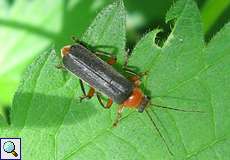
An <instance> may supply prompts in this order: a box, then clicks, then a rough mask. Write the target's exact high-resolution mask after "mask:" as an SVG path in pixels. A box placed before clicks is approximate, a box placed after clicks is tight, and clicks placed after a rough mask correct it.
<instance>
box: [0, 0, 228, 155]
mask: <svg viewBox="0 0 230 160" xmlns="http://www.w3.org/2000/svg"><path fill="white" fill-rule="evenodd" d="M189 2H190V1H189V0H188V1H187V3H189ZM197 2H198V5H199V7H200V9H201V15H202V19H203V23H204V30H205V33H206V34H205V36H206V41H207V42H208V41H209V39H210V38H211V37H212V36H213V35H214V34H215V33H216V32H217V31H218V30H220V29H221V28H222V27H223V26H224V24H225V23H226V22H227V21H228V20H229V17H228V16H229V14H228V13H229V8H228V6H229V2H228V1H218V2H215V1H197ZM109 3H111V2H110V1H103V0H98V1H89V0H85V1H81V0H76V1H55V2H53V1H43V2H41V1H36V0H34V1H24V0H21V1H20V0H19V1H1V7H2V10H1V18H0V27H1V28H0V35H1V37H0V44H2V46H1V48H2V50H1V51H2V52H1V55H0V56H1V57H0V65H1V70H0V90H1V94H0V96H1V97H0V98H1V99H0V100H1V108H2V115H3V117H4V119H5V120H6V121H8V122H9V121H10V118H9V112H10V109H9V107H10V106H11V101H12V95H13V93H14V91H15V89H16V88H17V86H18V82H19V80H20V79H21V74H22V72H23V70H24V68H25V67H26V66H27V64H29V63H31V61H32V60H33V59H34V57H35V56H36V55H37V54H42V53H43V52H44V51H48V50H50V48H53V47H54V48H55V49H56V50H59V49H60V48H61V47H62V46H63V45H65V44H69V43H71V40H70V37H71V35H76V36H79V37H81V35H82V33H83V32H84V31H85V30H86V28H87V27H88V26H89V24H90V23H91V22H92V20H93V19H94V17H95V15H96V14H97V13H98V11H100V10H101V8H103V7H104V6H106V5H107V4H109ZM172 4H174V3H173V2H172V1H164V2H163V3H162V2H161V3H159V1H151V3H150V2H149V1H142V2H141V4H140V2H139V1H129V0H126V1H125V5H126V7H127V9H128V22H127V30H128V34H127V39H128V42H127V48H131V49H132V48H133V46H134V45H135V44H136V42H137V41H138V40H139V39H140V38H141V37H142V36H143V35H144V34H145V33H147V32H148V31H150V30H152V29H154V28H156V27H157V28H162V29H163V30H164V32H161V33H159V34H157V33H158V32H159V30H155V31H154V32H152V33H150V35H149V36H150V37H148V36H147V37H145V38H144V39H142V41H141V42H140V43H139V44H138V46H137V48H135V50H134V53H140V51H142V50H146V48H145V43H148V42H150V39H149V38H151V36H152V37H155V36H156V34H157V37H156V42H157V44H158V45H159V46H162V45H163V44H164V41H165V40H166V38H167V37H168V35H169V34H170V32H171V29H172V25H173V24H165V23H164V21H165V20H164V19H165V18H164V17H165V14H166V11H167V10H169V8H170V6H171V5H172ZM189 4H190V3H189ZM153 6H154V10H153ZM47 8H48V9H47ZM213 8H214V9H213ZM193 9H194V8H193ZM32 13H33V14H32ZM171 13H173V12H171ZM177 14H178V13H176V15H177ZM176 15H175V17H171V18H176ZM167 18H168V19H170V17H167ZM102 24H103V23H102ZM175 32H176V31H175ZM118 33H120V32H118ZM176 33H177V32H176ZM221 33H222V32H221ZM224 33H225V32H224V31H223V34H224ZM226 33H227V32H226ZM181 34H182V33H181ZM90 35H91V34H90ZM191 36H194V35H191ZM118 37H119V36H118ZM220 37H221V36H220ZM194 38H195V40H198V41H197V42H196V43H195V42H194V43H193V45H194V44H198V46H199V45H200V44H199V40H200V39H199V33H197V37H196V36H194ZM196 38H197V39H196ZM217 39H218V38H217ZM85 40H86V41H90V38H89V37H88V38H87V36H86V38H85ZM118 40H119V39H116V41H117V42H121V43H120V44H119V43H118V44H117V45H118V46H121V47H122V46H123V44H122V41H123V40H122V39H120V41H118ZM142 42H143V44H142ZM215 43H216V44H218V43H217V42H215V41H214V42H212V43H211V46H212V45H213V44H214V45H215ZM143 46H144V47H143ZM194 46H196V45H194ZM154 49H155V51H156V53H158V52H159V53H160V52H161V51H159V50H158V48H157V47H156V48H154ZM198 49H199V47H198ZM211 51H212V50H210V51H209V52H211ZM162 52H166V53H167V52H168V51H162ZM169 52H170V50H169ZM213 53H214V52H213ZM214 57H215V56H214ZM138 58H140V59H141V58H143V57H138V56H135V54H134V56H133V58H132V59H133V60H132V61H131V62H132V63H133V64H138V63H135V59H138ZM172 58H173V57H172ZM207 59H208V60H209V58H207ZM214 59H215V58H214ZM138 60H139V59H138ZM46 61H47V62H48V63H47V64H46V63H45V62H46ZM50 61H53V62H55V63H58V61H57V59H55V58H54V57H52V56H51V57H46V56H45V55H44V56H41V58H40V59H39V60H37V62H38V64H37V68H36V62H34V67H33V69H32V70H33V72H34V71H36V69H39V66H43V65H44V66H45V68H50V67H51V66H50V65H51V64H50ZM142 61H143V62H144V60H142ZM212 61H214V60H212V58H211V59H210V63H211V62H212ZM42 63H44V64H42ZM164 63H165V64H167V65H168V63H167V61H165V60H164V59H163V60H162V63H161V65H162V66H164ZM198 68H199V67H198ZM158 69H159V71H160V68H158ZM38 71H39V70H38ZM154 72H155V73H156V75H157V73H158V72H157V70H156V71H154ZM48 73H49V70H47V73H46V72H44V73H43V74H42V75H41V77H43V78H41V77H40V76H39V77H36V72H34V74H31V73H29V74H27V76H25V78H24V80H31V84H30V83H28V84H27V85H26V88H25V87H24V88H23V87H21V88H20V89H19V91H18V95H17V94H16V97H21V98H18V99H17V100H16V101H15V102H14V106H23V103H22V102H24V104H25V102H26V100H27V98H28V97H30V96H31V95H21V93H20V92H22V93H23V90H25V91H27V90H30V89H31V88H30V87H28V85H31V86H33V85H34V84H33V82H36V86H41V88H39V87H38V88H36V87H35V89H36V90H37V91H38V93H39V91H41V93H42V92H44V88H42V86H44V87H45V86H46V85H47V84H46V83H44V81H42V79H45V78H44V77H46V76H48ZM159 73H160V72H159ZM223 73H227V72H223ZM49 74H50V73H49ZM207 74H208V75H211V76H215V75H212V72H210V73H208V72H207ZM219 74H220V75H222V73H219ZM55 75H57V74H54V77H55ZM185 76H186V75H185ZM203 76H204V77H203V79H206V75H203ZM158 77H160V78H163V75H162V74H159V75H158ZM200 77H201V78H202V76H200ZM36 78H40V79H41V81H39V80H38V81H36V80H35V79H36ZM56 78H57V79H59V78H60V77H59V78H58V77H56ZM67 78H69V77H67ZM160 78H159V79H160ZM175 78H178V77H175ZM152 81H154V82H156V84H158V83H157V81H158V79H156V78H154V79H152ZM226 81H227V80H226ZM159 82H162V79H161V80H159ZM210 82H212V81H210ZM37 83H38V84H39V85H37ZM54 83H57V84H59V83H60V84H61V83H62V82H59V81H58V82H54ZM170 83H172V84H173V83H174V82H170V81H169V83H168V84H170ZM159 84H160V83H159ZM194 84H195V83H194ZM215 84H216V83H213V84H209V85H215ZM151 85H152V86H154V84H151ZM74 86H75V82H74V81H72V80H71V81H70V82H69V84H68V85H67V86H65V87H67V88H65V89H67V90H68V91H67V90H66V92H65V90H63V89H62V90H61V92H60V95H58V97H48V99H55V100H56V101H58V102H59V101H60V105H59V107H60V106H64V105H65V103H67V102H68V100H65V99H63V102H62V99H61V97H62V96H61V95H62V94H63V95H64V94H68V95H69V96H72V94H75V93H76V92H75V89H72V90H70V88H74ZM27 87H28V88H27ZM164 87H166V88H167V86H162V88H164ZM76 88H77V86H76ZM155 88H156V89H158V91H159V92H157V93H158V94H160V93H161V92H162V93H164V92H163V89H162V88H160V87H157V86H155ZM50 89H51V88H50ZM197 89H199V87H198V88H197ZM184 90H186V89H184ZM49 91H51V92H50V94H51V95H52V94H53V93H52V89H51V90H47V92H48V93H49ZM181 92H182V91H181ZM226 93H227V92H226ZM65 96H66V95H65ZM35 97H38V99H39V101H40V100H41V99H44V102H46V101H47V100H48V99H47V97H43V95H42V94H41V95H40V94H37V93H36V95H35ZM67 97H68V96H67ZM23 98H24V99H23ZM35 99H36V98H35ZM35 99H33V101H32V102H31V103H32V104H33V103H34V106H36V100H35ZM39 101H38V102H39ZM166 102H167V101H166ZM39 103H41V102H39ZM53 103H54V104H52V102H51V103H50V104H49V105H50V106H54V105H55V103H57V102H55V101H54V100H53ZM168 103H169V104H173V103H175V102H173V101H168ZM32 104H30V107H31V105H32ZM45 105H46V104H40V105H38V106H40V107H41V106H43V107H42V108H43V109H44V108H45V107H44V106H45ZM71 105H72V106H73V105H77V104H71ZM86 105H88V107H89V106H90V105H91V104H90V103H89V104H86ZM32 106H33V105H32ZM57 107H58V106H57ZM91 107H93V106H91ZM42 108H40V109H39V108H37V109H36V107H35V108H34V107H32V108H31V110H30V111H28V114H26V116H29V118H28V117H27V118H28V119H33V117H32V116H33V115H34V114H33V112H37V113H39V112H41V111H42V112H43V110H42ZM17 109H19V110H18V111H17ZM32 109H33V110H32ZM57 109H61V108H57ZM64 109H65V108H64ZM25 111H26V108H21V109H20V107H19V108H18V107H17V108H16V110H14V112H13V116H14V119H12V124H13V125H15V126H16V128H15V129H16V130H14V131H13V132H15V133H17V134H16V135H23V137H30V136H31V135H33V134H35V135H36V136H38V135H37V134H36V132H39V134H40V136H44V133H45V134H46V136H47V133H50V138H53V135H52V133H53V131H56V127H57V126H58V125H59V124H58V122H57V124H52V118H51V119H49V120H47V121H44V122H42V121H41V122H39V121H38V122H36V120H34V121H30V122H22V121H20V117H18V118H17V115H16V113H17V112H21V113H22V115H24V114H23V113H24V112H25ZM50 111H52V109H51V110H50ZM63 111H64V112H66V110H63ZM88 111H91V112H92V114H93V112H95V111H96V110H88ZM88 111H87V113H82V114H79V116H80V117H78V118H77V119H78V120H79V121H81V120H82V119H84V117H88V116H89V115H88ZM30 112H31V114H29V113H30ZM46 112H47V114H48V113H49V108H47V110H46ZM73 112H76V113H77V112H78V110H76V111H75V110H74V111H73ZM91 112H89V113H91ZM100 112H101V111H100ZM37 113H36V114H37ZM57 113H58V112H57ZM112 113H113V111H112ZM17 114H18V113H17ZM41 114H42V113H41ZM107 114H108V113H106V114H104V116H105V117H103V116H102V117H100V118H99V117H97V116H96V118H95V117H94V118H93V119H96V120H97V123H96V124H100V126H97V125H96V126H94V127H95V128H96V132H97V133H98V132H99V131H102V132H99V133H102V135H103V136H105V137H106V136H108V137H110V136H109V134H113V135H114V137H116V135H118V134H119V133H118V132H120V131H123V132H124V133H125V131H124V130H122V129H124V128H126V129H130V130H132V128H129V126H125V124H124V127H122V128H121V129H120V130H118V131H115V132H111V133H110V132H109V134H107V131H108V130H106V131H105V132H104V131H103V130H100V128H101V129H103V126H107V125H109V124H110V122H108V123H103V124H101V123H100V121H98V120H102V121H103V118H104V119H108V117H107V116H108V115H107ZM15 115H16V118H15ZM18 115H19V114H18ZM13 116H12V117H13ZM47 116H48V115H47ZM57 116H58V115H57ZM59 116H61V115H59ZM100 116H101V115H100ZM165 116H166V115H163V114H162V115H161V119H162V121H164V120H167V118H165ZM35 117H36V116H35ZM61 117H62V116H61ZM132 118H133V120H134V117H131V119H132ZM191 118H193V119H194V117H191ZM21 119H23V118H21ZM188 119H189V118H188ZM144 120H145V119H144ZM65 121H67V123H68V116H67V120H66V119H65ZM69 121H70V123H71V119H70V120H69ZM220 121H221V120H220ZM0 122H1V123H2V121H0ZM217 122H218V120H217ZM24 123H26V124H27V127H24V130H23V131H20V129H21V128H22V127H23V125H22V124H24ZM42 123H45V124H46V127H50V128H45V129H43V128H44V126H43V125H42V126H40V125H41V124H42ZM164 123H166V124H167V123H168V122H167V121H165V122H164ZM128 124H129V123H127V125H128ZM137 124H138V123H137ZM137 124H136V125H137ZM56 125H57V126H56ZM81 125H83V126H84V125H88V124H84V121H83V122H82V124H81ZM171 125H172V124H171ZM197 125H198V124H197ZM34 126H40V127H39V128H37V127H35V128H33V127H34ZM70 126H72V125H70ZM225 126H228V123H227V122H226V125H225ZM17 127H19V128H17ZM94 127H93V128H94ZM31 128H32V129H33V130H30V129H31ZM63 128H64V132H61V133H60V134H58V136H60V137H56V135H55V139H56V138H58V141H56V140H55V142H57V143H59V141H60V140H61V138H62V137H63V135H68V133H66V132H68V129H69V128H68V127H67V128H65V126H63ZM63 128H62V127H61V129H62V130H63ZM83 128H84V129H87V126H85V127H83ZM185 128H186V127H185ZM17 129H18V131H17ZM65 130H66V132H65ZM146 130H148V128H145V129H144V130H143V131H146ZM169 130H170V128H169ZM220 130H221V131H224V130H225V129H221V128H220ZM4 131H6V130H4ZM70 131H71V130H70ZM86 131H87V130H86ZM221 131H220V132H218V133H220V134H219V135H217V136H218V138H219V139H216V140H215V141H213V143H214V144H215V143H217V142H219V141H222V140H223V139H224V138H223V137H224V135H223V133H225V132H221ZM13 132H12V133H13ZM169 132H170V131H169ZM191 132H192V133H193V132H194V133H196V132H195V130H194V131H191ZM134 133H135V132H134ZM207 133H208V132H207ZM30 134H31V135H30ZM62 134H63V135H62ZM85 134H86V135H87V134H88V133H87V132H85ZM138 134H140V133H138ZM3 135H11V134H10V132H9V133H7V134H6V133H5V134H3ZM48 135H49V134H48ZM98 135H101V134H98ZM91 136H92V135H91V134H89V135H88V137H91ZM155 136H156V135H155ZM200 136H201V135H200ZM64 137H65V136H64ZM86 137H87V136H86ZM201 137H202V138H204V137H205V134H204V135H203V136H201ZM207 137H211V136H210V135H208V136H207ZM40 138H42V137H40ZM102 138H103V137H102ZM110 138H111V137H110ZM117 138H118V139H119V137H117ZM127 138H128V137H127ZM175 138H176V137H175ZM72 139H73V137H72V138H70V141H71V140H72ZM80 139H81V138H80ZM82 139H83V140H85V139H87V138H85V137H84V136H83V137H82ZM99 139H100V138H99ZM36 140H38V141H39V140H40V139H39V138H36V139H34V141H35V142H36ZM121 141H123V143H125V139H121ZM175 141H177V139H175ZM188 141H190V140H188ZM35 142H33V140H31V141H30V142H27V145H28V144H29V143H35ZM110 142H114V143H115V142H116V140H114V141H113V140H111V141H110ZM75 143H77V142H75ZM143 143H147V142H143ZM47 144H49V145H50V143H49V142H47ZM70 144H71V143H70ZM83 144H84V143H83ZM127 144H129V140H128V142H127ZM157 144H158V145H157ZM194 144H196V142H195V141H194ZM55 145H56V144H55ZM86 145H87V144H86ZM146 145H147V144H146ZM159 145H160V146H161V145H162V144H161V142H160V141H159V142H156V146H159ZM209 145H212V144H209ZM222 145H223V146H225V145H226V144H222ZM57 146H58V145H57ZM40 147H41V146H40ZM68 147H70V146H66V148H68ZM121 147H124V146H121ZM129 147H130V145H129ZM187 147H188V146H187ZM190 147H191V148H193V147H194V146H190ZM196 147H197V148H198V147H199V146H196ZM196 147H195V148H196ZM59 149H61V150H65V148H59ZM151 149H152V148H151ZM155 149H156V152H154V155H156V156H158V155H159V156H160V157H161V153H160V152H158V150H157V147H156V148H155ZM132 150H135V147H134V148H133V149H132ZM66 152H68V151H66ZM164 152H165V151H164ZM60 153H61V152H58V153H57V154H55V155H59V156H61V155H60ZM178 153H180V151H178ZM181 153H182V152H181ZM44 154H48V153H44ZM129 154H131V152H130V153H129ZM151 154H153V153H151ZM192 154H195V153H191V155H192ZM140 155H141V154H140ZM182 155H183V154H181V156H182ZM27 156H29V155H27ZM202 156H204V155H202ZM217 156H218V154H217ZM67 157H68V158H71V156H68V155H67ZM165 157H167V156H165ZM182 157H183V156H182ZM117 158H118V157H117ZM114 159H116V158H114ZM147 159H148V158H147Z"/></svg>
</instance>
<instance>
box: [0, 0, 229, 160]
mask: <svg viewBox="0 0 230 160" xmlns="http://www.w3.org/2000/svg"><path fill="white" fill-rule="evenodd" d="M167 17H168V20H172V19H175V20H176V21H175V25H174V28H173V30H172V32H171V34H170V35H169V37H168V39H167V40H166V41H165V43H164V45H163V47H159V46H157V44H156V43H155V38H156V37H157V34H158V33H159V32H160V31H161V30H159V29H157V30H154V31H152V32H150V33H148V34H147V35H146V36H144V37H143V38H142V39H141V40H140V41H139V43H138V44H137V46H136V47H135V49H134V50H133V53H132V56H131V58H130V61H129V65H131V66H134V67H136V68H137V71H148V75H147V76H145V77H144V78H143V86H142V87H143V90H144V91H145V93H146V94H147V95H149V96H151V97H152V103H153V104H159V105H164V106H169V107H174V108H178V109H187V110H200V111H203V112H204V113H186V112H181V113H180V112H176V111H173V110H166V109H159V108H156V107H155V108H154V106H153V105H152V106H150V107H149V108H148V110H149V112H150V114H151V116H152V118H153V119H154V121H155V123H156V124H157V126H158V127H159V129H160V131H161V133H162V135H163V137H164V138H165V140H166V143H167V144H168V145H169V148H170V149H171V150H172V152H173V153H174V156H172V155H170V154H169V152H168V150H167V148H166V145H165V143H164V142H163V140H162V138H161V137H160V136H159V134H158V133H157V131H156V129H155V128H154V126H153V125H152V123H151V121H150V119H149V118H148V116H147V115H146V114H145V113H142V114H140V113H138V112H136V111H132V110H125V113H124V114H123V119H122V121H121V122H120V124H119V126H118V127H116V128H112V123H113V120H114V117H115V114H116V113H115V112H116V108H117V106H116V105H114V106H113V107H112V108H111V109H110V110H104V109H103V108H102V107H100V105H99V104H98V102H97V101H96V98H93V99H92V100H90V101H85V102H83V103H79V101H78V98H77V97H78V96H80V95H81V94H82V93H81V91H80V88H79V87H78V80H77V78H76V77H74V76H72V75H71V74H69V73H66V72H63V71H60V70H57V69H56V68H55V65H56V64H58V63H59V62H60V58H58V57H57V56H56V53H55V52H54V51H53V50H52V51H51V53H49V52H48V53H44V54H41V55H40V56H39V58H38V59H37V60H35V61H34V62H33V64H32V65H31V66H30V67H29V69H28V70H27V72H26V73H25V75H24V79H23V80H22V82H21V85H20V87H19V89H18V90H17V92H16V94H15V98H14V102H13V108H12V113H11V114H12V115H11V126H10V127H8V128H3V127H2V128H0V133H1V137H4V136H7V137H15V136H17V137H22V142H23V144H22V145H23V151H22V152H23V158H24V159H61V160H67V159H68V160H69V159H81V160H84V159H90V160H91V159H92V160H93V159H117V160H118V159H119V160H120V159H122V160H123V159H125V160H126V159H127V160H128V159H137V160H139V159H149V160H152V159H162V160H167V159H192V160H193V159H199V160H202V159H204V160H206V159H228V157H230V155H229V154H230V153H229V146H230V145H229V144H230V141H229V127H230V121H229V117H230V110H229V109H228V105H229V101H230V100H229V96H230V87H229V83H230V76H229V75H230V74H229V71H230V69H229V63H230V62H229V61H230V57H229V56H230V55H229V51H230V45H229V43H227V42H229V40H230V36H229V33H230V24H227V25H225V27H224V28H223V29H222V30H221V31H220V32H219V33H218V34H217V35H216V36H215V37H214V38H213V39H212V40H211V42H210V43H209V44H208V45H207V46H206V45H205V43H204V40H203V38H204V37H203V32H202V23H201V18H200V14H199V10H198V8H197V6H196V4H195V3H194V1H192V0H186V1H184V0H180V1H178V2H177V3H176V4H175V5H174V7H172V8H171V9H170V11H169V13H168V14H167ZM169 17H171V18H169ZM166 19H167V18H166ZM124 25H125V10H124V6H123V3H122V1H120V0H118V1H115V2H114V3H113V4H111V5H109V6H108V7H107V8H105V9H104V10H103V11H102V12H101V13H100V14H99V15H98V16H97V17H96V19H95V20H94V21H93V23H92V25H91V26H90V27H89V29H88V30H87V31H86V32H85V34H84V36H83V38H82V39H83V40H85V41H86V42H88V43H90V44H92V45H112V46H114V47H115V48H117V50H116V51H117V52H115V54H117V55H118V57H119V58H120V59H121V58H122V57H123V56H124V55H123V53H124V46H125V27H124ZM115 33H117V34H115ZM102 49H105V50H106V51H107V50H108V51H112V48H102ZM122 62H123V60H120V61H119V63H120V64H122ZM0 123H1V122H0Z"/></svg>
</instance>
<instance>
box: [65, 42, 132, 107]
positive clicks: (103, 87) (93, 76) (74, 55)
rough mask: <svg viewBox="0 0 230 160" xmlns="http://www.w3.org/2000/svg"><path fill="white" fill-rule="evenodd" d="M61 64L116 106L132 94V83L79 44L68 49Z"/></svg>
mask: <svg viewBox="0 0 230 160" xmlns="http://www.w3.org/2000/svg"><path fill="white" fill-rule="evenodd" d="M63 64H64V66H65V68H66V69H67V70H69V71H70V72H72V73H73V74H75V75H77V76H78V77H79V78H80V79H82V80H83V81H85V82H86V83H88V84H89V85H90V86H92V87H94V88H96V89H97V90H98V91H100V92H102V93H104V94H105V95H107V96H108V97H110V98H111V99H112V100H113V101H114V102H116V103H118V104H121V103H123V102H124V101H125V100H127V99H128V98H129V96H130V95H131V94H132V91H133V88H134V86H133V83H132V82H130V81H129V80H127V79H126V78H125V77H124V76H123V75H121V74H120V73H119V72H117V71H116V70H115V69H113V67H112V66H110V65H108V64H107V63H106V62H104V61H103V60H101V59H100V58H99V57H97V56H96V55H95V54H94V53H92V52H91V51H90V50H89V49H87V48H85V47H84V46H83V45H81V44H75V45H72V46H71V47H70V50H69V54H66V55H64V56H63Z"/></svg>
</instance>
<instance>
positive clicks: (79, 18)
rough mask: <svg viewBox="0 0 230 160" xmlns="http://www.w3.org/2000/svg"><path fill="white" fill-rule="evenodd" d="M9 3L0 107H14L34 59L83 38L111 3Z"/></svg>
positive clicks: (2, 33) (1, 30)
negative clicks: (89, 26)
mask: <svg viewBox="0 0 230 160" xmlns="http://www.w3.org/2000/svg"><path fill="white" fill-rule="evenodd" d="M7 1H8V0H2V1H1V2H0V44H3V45H2V46H1V54H0V68H1V70H0V90H1V94H0V104H4V105H11V101H12V97H13V93H14V92H15V90H16V88H17V86H18V83H19V81H20V79H21V74H22V72H23V71H24V69H25V67H26V66H27V65H28V64H29V63H31V60H32V59H34V57H35V56H36V55H38V54H41V53H42V52H44V51H45V50H47V49H48V48H50V46H51V45H53V44H55V46H56V48H57V49H60V47H62V46H63V45H64V44H67V43H69V42H70V37H71V36H73V35H76V36H80V35H81V34H82V33H83V31H84V30H85V29H86V27H87V26H88V25H89V24H90V21H91V20H92V18H93V17H94V16H95V14H96V12H95V11H97V10H98V9H100V8H101V7H102V6H103V5H105V4H106V3H108V2H109V0H100V1H95V2H92V1H91V0H69V1H66V0H50V1H45V2H44V1H40V0H33V1H27V0H20V1H13V2H12V4H11V5H8V4H7Z"/></svg>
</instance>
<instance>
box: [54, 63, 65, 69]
mask: <svg viewBox="0 0 230 160" xmlns="http://www.w3.org/2000/svg"><path fill="white" fill-rule="evenodd" d="M55 67H56V68H57V69H62V70H66V69H65V67H64V65H63V64H58V65H56V66H55Z"/></svg>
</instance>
